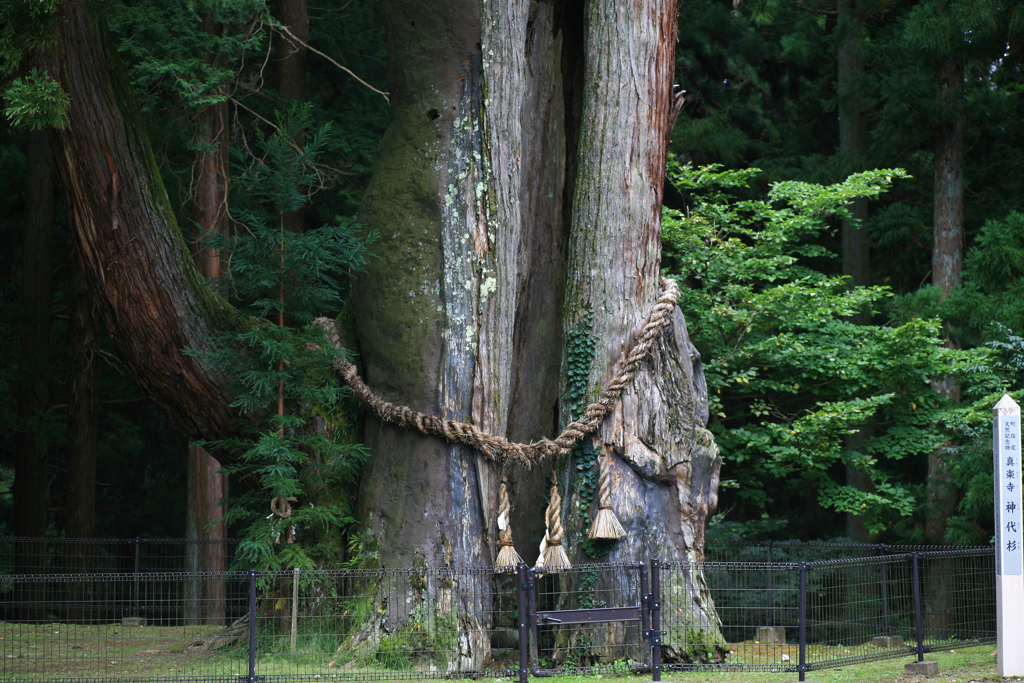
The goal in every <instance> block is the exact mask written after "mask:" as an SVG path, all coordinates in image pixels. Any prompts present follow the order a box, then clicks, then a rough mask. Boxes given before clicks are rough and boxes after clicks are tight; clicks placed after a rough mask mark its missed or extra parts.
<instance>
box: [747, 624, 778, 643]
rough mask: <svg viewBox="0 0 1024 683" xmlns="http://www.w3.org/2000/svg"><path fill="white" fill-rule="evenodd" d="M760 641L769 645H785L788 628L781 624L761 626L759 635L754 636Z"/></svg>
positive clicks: (758, 631) (758, 630)
mask: <svg viewBox="0 0 1024 683" xmlns="http://www.w3.org/2000/svg"><path fill="white" fill-rule="evenodd" d="M754 640H756V641H757V642H759V643H768V644H769V645H785V644H786V629H784V628H782V627H781V626H760V627H758V629H757V635H756V636H755V637H754Z"/></svg>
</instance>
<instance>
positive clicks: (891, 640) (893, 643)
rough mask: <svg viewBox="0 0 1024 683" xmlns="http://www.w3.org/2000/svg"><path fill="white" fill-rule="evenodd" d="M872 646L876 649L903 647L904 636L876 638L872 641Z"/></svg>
mask: <svg viewBox="0 0 1024 683" xmlns="http://www.w3.org/2000/svg"><path fill="white" fill-rule="evenodd" d="M871 644H872V645H874V646H875V647H884V648H892V647H903V636H875V637H874V638H872V639H871Z"/></svg>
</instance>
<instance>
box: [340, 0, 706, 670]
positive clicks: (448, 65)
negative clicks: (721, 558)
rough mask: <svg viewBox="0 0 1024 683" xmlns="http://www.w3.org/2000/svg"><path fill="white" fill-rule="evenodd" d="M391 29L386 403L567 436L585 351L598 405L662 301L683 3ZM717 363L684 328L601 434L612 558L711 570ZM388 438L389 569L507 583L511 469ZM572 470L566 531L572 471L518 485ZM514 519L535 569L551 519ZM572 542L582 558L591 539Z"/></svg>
mask: <svg viewBox="0 0 1024 683" xmlns="http://www.w3.org/2000/svg"><path fill="white" fill-rule="evenodd" d="M384 16H385V22H386V28H387V34H388V48H389V64H388V74H389V86H390V91H391V118H390V124H389V128H388V131H387V133H386V134H385V137H384V139H383V141H382V142H381V146H380V152H379V156H378V160H377V168H376V171H375V174H374V178H373V181H372V183H371V186H370V188H369V190H368V192H367V195H366V197H365V199H364V201H363V206H362V211H363V215H362V219H363V222H365V223H366V224H367V226H368V227H369V228H372V229H376V230H377V231H378V232H379V233H380V236H381V242H380V243H379V245H378V248H377V250H376V253H377V255H378V258H376V259H374V260H373V261H372V262H371V264H370V266H369V269H368V271H367V272H366V273H365V274H361V275H360V276H359V277H358V279H357V282H356V284H355V288H354V293H355V304H356V306H355V308H356V328H357V333H358V335H359V342H360V347H361V348H362V349H363V357H362V361H363V363H364V372H365V377H366V379H367V383H368V384H369V385H370V387H371V388H372V389H374V390H375V391H376V392H377V393H379V394H380V395H382V396H383V397H384V398H385V399H386V400H389V401H394V402H397V403H402V404H406V405H409V406H411V407H413V408H415V409H417V410H420V411H423V412H426V413H433V414H439V415H443V416H444V417H446V418H451V419H457V420H464V421H472V422H473V423H474V424H476V425H477V426H478V427H479V428H481V429H483V430H484V431H487V432H489V433H493V434H504V435H508V436H509V437H511V438H517V439H518V438H535V437H537V436H541V435H547V436H554V435H555V433H556V432H557V430H558V428H559V427H560V426H561V425H563V424H564V423H565V421H566V420H567V419H568V410H569V407H568V405H567V403H566V401H565V400H564V398H563V400H561V401H559V398H558V397H559V387H560V386H561V387H565V378H566V369H565V360H564V359H565V358H566V355H567V354H568V353H569V352H571V349H569V348H567V347H568V344H566V343H565V342H564V340H565V339H568V335H569V334H572V333H573V332H575V331H585V332H588V333H589V334H590V335H591V336H592V338H593V340H594V341H595V344H596V358H595V359H594V361H593V364H592V365H591V372H590V381H589V383H588V396H589V397H591V398H593V397H595V396H596V394H597V392H598V391H599V390H600V388H601V387H603V386H604V383H605V382H606V380H607V379H608V377H610V376H611V374H612V372H613V370H614V365H615V361H616V360H617V358H618V356H619V354H620V353H621V351H622V350H623V349H624V348H626V347H628V346H629V345H630V344H631V342H632V338H633V335H635V334H637V333H638V332H639V324H640V323H641V322H642V320H643V318H644V317H645V316H646V315H647V314H648V312H649V310H650V307H651V305H652V304H653V303H654V300H655V298H656V297H657V294H658V292H659V282H658V273H659V263H660V238H661V230H660V212H661V187H662V181H663V175H664V165H665V147H666V143H667V138H668V134H669V128H670V125H671V124H670V119H671V113H672V111H673V108H672V96H671V95H672V90H671V88H672V65H673V54H674V45H675V31H676V28H675V17H676V13H675V9H674V3H672V2H665V1H661V0H658V1H655V0H645V1H644V2H639V3H624V2H602V3H596V2H595V3H590V4H588V5H587V6H586V7H584V5H583V4H582V3H572V2H565V3H563V2H557V3H546V2H539V3H529V2H525V1H503V2H494V3H492V2H487V3H480V2H479V0H460V1H458V2H448V1H441V0H436V1H435V2H422V1H419V0H417V1H415V2H413V1H411V0H393V1H391V2H387V3H385V7H384ZM570 226H571V229H570ZM567 233H568V234H567ZM563 291H564V292H566V295H565V299H564V302H562V301H559V300H558V299H557V298H556V296H557V295H558V294H560V293H561V292H563ZM541 299H546V301H545V302H544V304H543V306H542V307H541V310H540V311H535V310H531V306H530V304H531V303H532V302H537V301H540V300H541ZM540 314H543V317H540ZM591 315H592V316H593V320H594V323H593V328H589V327H588V326H587V325H586V323H585V322H584V321H585V320H586V319H588V318H589V317H590V316H591ZM696 357H697V356H696V354H695V353H694V352H693V351H692V347H691V346H690V345H689V341H688V339H687V338H686V334H685V325H684V323H683V321H682V318H681V316H679V315H678V314H677V316H676V318H675V319H674V320H673V323H672V324H671V325H669V326H667V328H666V330H665V332H664V340H663V342H662V343H661V344H660V345H659V347H658V348H657V350H656V352H655V353H654V358H653V359H652V361H650V362H649V363H647V364H645V368H644V369H643V371H641V373H640V376H639V377H638V378H637V379H636V380H635V382H634V385H633V387H631V388H630V389H629V390H628V391H627V394H626V395H625V396H624V398H623V400H622V405H621V406H619V407H618V408H617V410H616V412H615V414H614V415H613V416H612V417H610V418H609V419H608V421H606V423H605V425H604V427H603V428H602V430H601V432H600V434H599V435H598V437H597V438H598V439H599V440H600V441H603V442H605V443H609V444H611V445H613V447H614V448H615V449H616V452H617V456H616V465H615V479H616V484H615V485H616V495H617V496H619V497H618V502H617V503H616V511H617V512H618V513H619V514H620V519H622V521H623V523H624V524H625V525H626V527H627V530H628V531H629V532H630V536H629V537H628V538H627V539H624V540H623V541H622V542H621V543H620V544H619V548H618V549H617V550H616V551H615V552H614V553H613V555H612V557H613V559H616V560H625V559H631V560H636V559H643V560H646V559H647V557H648V556H658V557H661V558H662V559H669V560H671V559H676V558H685V557H700V556H701V555H702V546H703V531H704V525H705V521H706V516H707V515H708V514H709V513H710V511H711V510H713V508H714V503H715V496H716V488H717V475H718V459H717V455H716V450H715V448H714V445H713V442H712V441H711V440H710V438H709V436H710V435H708V434H707V433H706V432H703V431H702V430H701V429H699V427H700V426H702V424H703V420H704V419H706V413H705V411H706V396H705V395H704V392H703V387H702V386H701V384H702V377H701V374H700V372H699V365H698V366H697V368H698V369H697V370H696V371H695V370H694V363H693V359H694V358H696ZM559 367H561V370H560V371H559V370H558V368H559ZM366 434H367V443H368V446H369V447H370V449H371V453H372V455H371V458H370V460H369V462H368V463H367V467H366V471H365V473H364V477H363V482H362V488H361V493H360V499H361V511H362V513H363V515H364V517H365V520H366V524H367V531H368V532H370V533H372V534H373V535H375V536H376V537H377V538H378V539H379V541H380V544H379V548H380V561H381V563H382V564H383V565H385V566H402V565H410V564H420V563H423V564H426V565H427V566H437V565H443V564H450V565H468V564H490V563H492V562H493V561H494V558H495V556H496V553H497V547H496V541H497V537H498V535H497V527H496V517H497V513H496V510H497V488H498V487H497V483H498V478H499V474H500V467H499V466H496V465H495V464H493V463H491V462H488V461H486V460H484V459H483V458H482V457H481V456H479V455H478V454H476V453H474V452H472V451H469V450H467V449H465V448H462V447H459V446H453V445H451V444H448V443H446V442H443V441H441V440H439V439H435V438H432V437H425V436H422V435H420V434H418V433H414V432H412V431H403V430H400V429H395V428H393V427H391V426H388V425H381V424H379V423H377V422H376V421H371V424H369V425H368V426H367V429H366ZM555 467H558V468H560V469H561V470H562V473H563V476H562V477H561V481H562V484H563V487H568V491H567V492H568V494H569V495H566V496H565V500H566V511H564V512H563V516H562V519H563V523H566V522H567V520H570V519H578V518H579V517H580V515H574V514H572V513H571V512H570V510H571V509H572V507H573V506H574V505H575V504H576V502H575V499H574V496H573V494H574V489H573V479H572V478H571V477H566V476H565V471H566V470H567V469H569V468H570V463H568V462H562V463H555V462H545V463H543V464H542V465H540V466H539V467H537V468H534V470H533V471H532V472H530V473H521V472H516V471H508V472H507V474H508V475H510V476H511V477H512V478H513V480H514V482H513V483H514V484H518V485H516V486H514V487H513V497H515V496H516V493H518V492H521V491H523V490H524V489H527V488H533V489H537V488H542V487H540V486H538V485H537V484H538V483H539V482H538V480H539V481H543V479H542V477H543V475H544V473H545V472H550V471H551V469H552V468H555ZM524 498H525V496H524ZM527 500H530V499H528V498H527ZM513 504H514V505H517V506H518V507H519V511H518V512H519V514H518V515H516V516H513V520H512V521H513V534H514V537H515V538H516V539H517V545H518V546H519V547H520V550H521V552H523V551H524V550H525V551H526V552H524V554H526V553H527V552H530V550H529V549H528V548H526V546H527V545H528V540H529V534H524V533H520V532H518V531H517V527H516V524H517V520H518V519H521V518H522V517H523V516H525V515H531V516H533V517H534V518H536V517H539V516H540V514H541V512H540V509H539V506H536V505H534V504H533V503H532V502H528V503H526V504H523V503H521V501H520V500H518V499H516V500H514V501H513ZM534 524H536V523H534ZM566 526H567V532H568V537H567V538H568V539H569V540H568V544H567V549H568V550H569V551H570V553H576V550H575V548H574V546H573V545H572V544H573V543H574V542H576V541H578V540H579V538H580V536H579V531H580V529H577V528H572V527H570V525H569V524H566ZM520 528H521V527H520ZM534 528H536V526H534ZM576 554H578V553H576ZM618 578H619V577H613V578H610V579H609V580H610V581H616V580H618ZM702 597H703V596H697V595H694V596H687V599H686V600H685V604H687V605H689V604H693V603H695V602H697V603H699V601H700V599H701V598H702ZM680 604H683V603H680ZM462 607H463V609H464V610H465V612H466V613H467V614H470V615H473V618H477V619H486V618H487V616H486V613H485V612H483V611H481V610H480V609H479V606H475V605H463V606H462ZM488 647H489V644H488V643H486V642H481V643H477V642H471V643H470V650H471V654H470V655H469V656H468V657H466V658H465V659H464V660H463V661H462V662H461V663H460V666H463V667H464V668H478V667H479V666H481V665H482V664H483V663H484V662H485V660H486V657H487V656H488Z"/></svg>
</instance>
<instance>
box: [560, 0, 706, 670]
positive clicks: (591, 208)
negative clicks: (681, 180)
mask: <svg viewBox="0 0 1024 683" xmlns="http://www.w3.org/2000/svg"><path fill="white" fill-rule="evenodd" d="M585 11H586V16H585V25H586V26H587V28H588V31H587V33H586V42H585V60H584V83H585V86H584V90H583V101H582V111H583V116H582V118H581V121H580V124H581V128H580V137H579V146H578V149H577V150H576V164H575V168H576V175H575V184H574V191H573V204H572V217H571V225H572V228H571V232H570V242H569V272H568V289H567V293H566V303H565V309H564V316H563V329H562V333H563V340H565V341H564V349H563V354H562V369H561V401H560V403H559V406H560V413H561V414H560V422H561V424H562V425H563V426H564V425H566V424H568V423H569V422H570V421H572V419H574V417H576V415H574V414H573V413H574V412H577V410H578V409H581V408H582V407H583V406H585V405H586V404H587V403H590V402H592V401H593V400H595V399H596V398H597V396H598V394H599V393H600V391H601V389H602V388H603V387H604V386H606V385H607V384H608V382H609V381H610V380H611V378H612V377H613V376H614V374H615V373H616V372H617V370H618V368H617V366H616V361H617V360H618V359H619V357H620V356H621V355H622V354H623V352H624V351H625V350H627V349H628V348H629V347H630V346H631V345H632V342H633V340H634V339H635V338H636V337H637V336H638V335H639V333H640V330H641V326H642V324H643V322H644V319H645V318H646V316H647V315H648V313H649V311H650V308H651V306H652V304H653V302H654V300H655V299H656V298H657V296H658V294H659V291H660V285H659V270H660V265H661V201H662V188H663V185H664V173H665V162H666V152H667V144H668V141H669V137H670V135H671V128H672V123H673V119H674V117H673V116H672V111H673V96H672V86H673V75H674V74H673V71H674V64H675V43H676V31H677V28H676V27H677V17H676V6H675V3H674V2H670V1H664V2H662V1H655V2H646V3H642V4H640V5H639V6H637V5H635V4H627V3H598V2H594V3H589V4H588V5H587V6H586V10H585ZM581 334H582V335H585V336H588V337H590V338H591V339H592V340H593V342H594V343H595V346H594V349H595V352H594V358H593V361H592V363H591V366H590V369H589V375H588V378H587V380H586V389H587V392H586V400H584V401H582V402H580V405H579V406H574V405H573V399H572V385H573V383H574V379H573V378H572V377H570V375H569V372H570V359H571V358H572V357H574V355H578V350H577V349H574V348H572V346H573V344H577V343H580V342H581V341H582V338H581V336H580V335H581ZM699 358H700V356H699V354H698V353H697V352H696V349H694V347H693V346H692V345H691V344H690V341H689V337H688V335H687V331H686V324H685V322H684V320H683V317H682V314H681V313H680V312H679V311H678V309H677V310H676V312H675V314H674V316H673V320H672V323H671V324H670V325H668V326H667V328H666V329H665V330H664V331H663V336H662V337H661V339H660V340H659V343H658V345H657V347H656V349H655V350H654V352H653V353H652V354H651V357H650V360H649V361H647V362H646V363H644V365H643V367H642V369H641V370H640V372H639V373H638V375H637V377H636V378H635V379H634V380H633V383H632V384H631V385H630V386H629V387H628V388H627V389H626V390H625V392H624V394H623V396H622V399H621V401H620V403H619V405H617V406H616V410H615V411H614V412H613V413H612V415H611V416H609V418H608V419H606V420H605V422H604V424H603V425H602V427H601V429H600V430H599V431H598V433H597V434H596V435H595V436H594V438H593V445H594V446H595V448H596V450H597V451H598V452H603V451H604V450H605V449H606V448H609V447H610V448H611V451H612V453H613V454H614V458H613V465H612V466H611V472H612V477H611V478H612V490H613V510H614V511H615V513H616V515H617V517H618V519H619V521H620V522H621V523H622V525H623V527H624V529H625V530H626V536H625V537H624V538H623V539H621V540H619V541H618V542H617V543H616V544H615V547H614V549H612V550H611V551H610V552H608V554H607V555H606V556H604V557H588V556H586V555H585V554H584V553H583V552H580V551H579V550H577V552H576V553H575V558H576V561H581V562H586V561H593V560H595V559H598V560H601V561H609V562H628V561H637V560H644V559H646V558H652V557H657V558H663V559H667V560H677V559H689V560H694V561H698V560H703V557H704V538H703V535H704V529H705V525H706V522H707V520H708V518H709V516H710V514H711V513H712V512H713V511H714V509H715V506H716V503H717V479H718V473H719V468H720V465H721V461H720V460H719V458H718V455H717V448H716V447H715V446H714V441H713V440H712V438H711V434H710V432H707V431H706V430H705V429H704V426H705V424H706V422H707V417H708V415H707V394H706V390H705V386H704V378H703V373H702V371H701V368H700V362H699ZM577 463H578V460H577V459H575V458H572V457H566V458H562V462H560V463H559V467H558V469H559V471H560V474H561V476H560V477H559V481H560V482H561V483H562V484H563V486H564V487H565V489H566V495H564V496H563V500H564V510H563V512H562V523H563V526H564V527H565V529H566V539H567V540H568V542H569V544H570V545H575V546H576V548H577V549H578V548H580V545H581V543H582V541H583V540H584V538H585V536H586V533H587V530H588V527H589V526H590V523H591V517H592V515H591V513H592V512H596V506H597V500H596V498H597V497H596V496H594V497H593V500H591V501H587V500H586V498H585V497H584V496H583V494H582V491H581V490H580V488H579V486H578V473H579V470H578V469H577ZM591 508H592V509H591ZM563 542H564V541H563ZM626 579H627V577H626V576H625V575H624V574H623V575H620V574H607V575H602V578H601V581H600V583H599V586H601V587H606V588H607V587H612V588H618V589H620V590H623V591H625V590H626V585H625V582H626ZM692 579H693V577H692V576H688V577H687V582H686V583H689V584H690V591H691V593H692V599H691V596H687V598H686V599H683V600H677V599H673V600H671V602H672V603H673V604H674V605H678V606H680V607H683V606H688V607H683V608H682V609H680V612H679V614H677V615H676V617H677V620H678V619H679V618H681V620H682V621H683V622H684V623H688V624H698V623H700V624H714V623H715V619H716V616H715V613H714V610H713V608H711V607H710V605H711V601H710V594H708V593H707V592H706V591H703V590H699V589H693V584H694V583H695V582H693V581H692ZM701 583H702V582H699V581H698V582H696V584H697V585H700V584H701ZM605 634H607V635H608V636H609V638H610V639H614V638H615V637H614V636H612V635H611V631H605ZM619 640H620V642H621V638H619ZM723 652H724V651H722V652H716V653H714V654H713V655H712V656H715V657H720V656H721V655H722V654H723ZM675 654H676V655H678V656H682V653H675ZM689 654H690V655H694V654H695V653H689ZM707 654H708V653H701V655H697V656H705V655H707ZM633 656H640V655H639V653H635V655H633Z"/></svg>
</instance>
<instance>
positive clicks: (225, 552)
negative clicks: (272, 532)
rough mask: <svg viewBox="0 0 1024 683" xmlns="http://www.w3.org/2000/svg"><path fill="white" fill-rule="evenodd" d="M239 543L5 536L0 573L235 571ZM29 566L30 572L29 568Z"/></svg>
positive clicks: (234, 540) (1, 539) (229, 540)
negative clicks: (26, 569) (234, 565)
mask: <svg viewBox="0 0 1024 683" xmlns="http://www.w3.org/2000/svg"><path fill="white" fill-rule="evenodd" d="M239 541H240V539H237V538H223V539H216V540H206V539H195V538H95V539H81V538H55V537H44V538H13V537H0V574H22V573H33V574H91V573H104V574H106V573H111V574H117V573H129V572H130V573H138V572H184V571H202V570H209V569H216V570H223V569H227V568H228V567H230V566H231V562H232V561H233V560H234V557H235V549H236V548H237V547H238V543H239ZM26 567H30V568H31V572H26V571H25V568H26Z"/></svg>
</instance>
